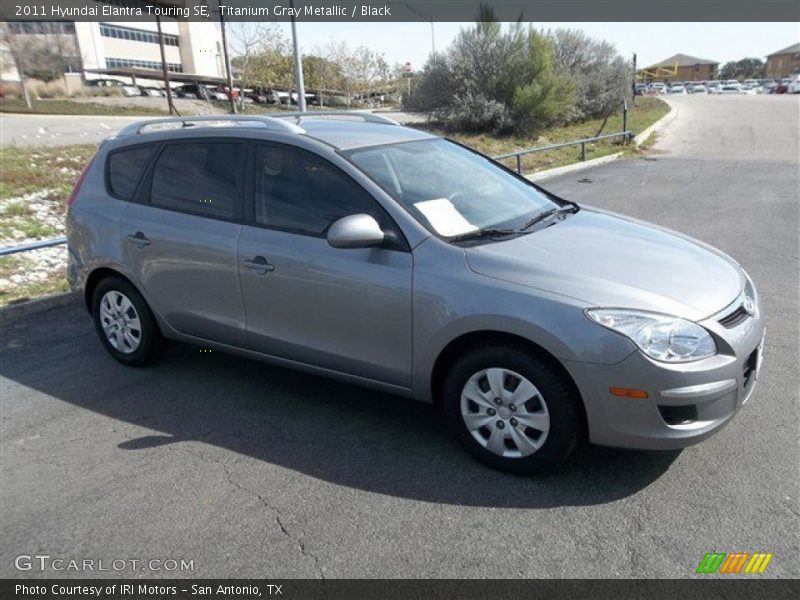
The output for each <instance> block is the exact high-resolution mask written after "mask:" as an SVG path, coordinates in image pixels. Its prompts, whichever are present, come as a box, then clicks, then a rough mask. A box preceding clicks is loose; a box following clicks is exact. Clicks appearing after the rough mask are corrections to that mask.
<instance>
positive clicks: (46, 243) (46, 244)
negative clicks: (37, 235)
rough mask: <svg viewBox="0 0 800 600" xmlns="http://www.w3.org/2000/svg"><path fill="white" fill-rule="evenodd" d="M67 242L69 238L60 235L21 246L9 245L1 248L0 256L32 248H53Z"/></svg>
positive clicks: (27, 250)
mask: <svg viewBox="0 0 800 600" xmlns="http://www.w3.org/2000/svg"><path fill="white" fill-rule="evenodd" d="M66 243H67V238H65V237H58V238H52V239H49V240H41V241H38V242H31V243H30V244H20V245H19V246H8V247H6V248H0V256H8V255H10V254H18V253H20V252H29V251H31V250H40V249H42V248H52V247H53V246H60V245H62V244H66Z"/></svg>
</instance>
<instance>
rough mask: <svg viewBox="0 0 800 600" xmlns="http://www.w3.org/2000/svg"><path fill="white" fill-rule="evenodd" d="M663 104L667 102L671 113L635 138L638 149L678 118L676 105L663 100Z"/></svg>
mask: <svg viewBox="0 0 800 600" xmlns="http://www.w3.org/2000/svg"><path fill="white" fill-rule="evenodd" d="M661 100H662V101H663V102H666V104H667V106H669V112H668V113H667V114H665V115H664V116H663V117H661V118H660V119H659V120H658V121H656V122H655V123H653V124H652V125H650V127H648V128H647V129H645V130H644V131H642V132H641V133H640V134H639V135H637V136H636V137H634V138H633V143H634V144H635V145H636V146H637V147H638V146H639V145H641V144H642V143H643V142H644V141H645V140H647V138H649V137H650V135H651V134H653V133H659V132H660V131H661V130H663V129H664V128H665V127H666V126H667V125H669V124H670V123H672V121H673V120H674V119H675V117H677V116H678V109H677V108H676V107H675V105H674V104H671V103H670V102H668V101H667V100H664V99H663V98H662V99H661Z"/></svg>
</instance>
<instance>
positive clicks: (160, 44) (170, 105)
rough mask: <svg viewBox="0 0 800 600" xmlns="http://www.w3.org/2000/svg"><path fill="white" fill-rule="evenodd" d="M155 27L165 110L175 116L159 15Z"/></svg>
mask: <svg viewBox="0 0 800 600" xmlns="http://www.w3.org/2000/svg"><path fill="white" fill-rule="evenodd" d="M156 27H157V28H158V49H159V50H160V51H161V75H162V77H163V78H164V91H165V92H167V108H169V114H171V115H177V114H178V111H177V110H176V109H175V105H174V104H173V103H172V88H171V87H170V85H169V72H168V71H167V59H166V58H165V56H164V32H163V31H161V17H160V16H159V15H156ZM134 81H135V80H134Z"/></svg>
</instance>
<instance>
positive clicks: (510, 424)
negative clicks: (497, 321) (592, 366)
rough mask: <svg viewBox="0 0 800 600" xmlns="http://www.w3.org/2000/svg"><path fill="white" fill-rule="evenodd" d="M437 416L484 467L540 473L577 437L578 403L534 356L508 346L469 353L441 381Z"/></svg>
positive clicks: (568, 384) (559, 376) (572, 390)
mask: <svg viewBox="0 0 800 600" xmlns="http://www.w3.org/2000/svg"><path fill="white" fill-rule="evenodd" d="M443 391H444V395H443V408H444V413H445V418H446V419H447V422H448V424H449V426H450V427H451V429H452V430H453V432H454V433H455V435H456V437H458V439H459V440H460V441H461V443H462V444H463V445H464V446H465V447H466V449H467V450H468V451H469V452H470V453H471V454H473V455H474V456H475V457H476V458H477V459H478V460H480V461H481V462H483V463H484V464H486V465H488V466H490V467H493V468H495V469H499V470H501V471H507V472H510V473H516V474H533V473H541V472H543V471H545V470H547V469H550V468H552V467H555V466H557V465H559V464H561V463H563V462H564V461H566V460H567V458H569V456H570V454H571V453H572V451H573V450H574V449H575V447H576V446H577V445H578V443H579V441H580V438H581V429H582V427H581V408H580V406H581V405H580V398H579V397H578V394H577V391H576V390H575V388H574V386H573V385H572V384H571V382H570V381H568V380H567V378H566V377H565V376H564V375H563V374H562V373H561V372H560V371H559V370H558V369H556V368H554V367H553V366H552V365H551V364H550V363H549V362H547V361H544V360H542V359H541V358H540V357H538V356H537V355H536V354H534V353H532V352H529V351H527V350H525V349H522V348H516V347H513V346H490V347H488V348H485V349H483V348H476V349H475V350H472V351H470V352H468V353H466V354H465V355H464V356H462V357H461V358H460V359H458V360H457V361H456V362H455V363H454V364H453V366H452V367H451V369H450V371H449V372H448V374H447V376H446V378H445V382H444V390H443Z"/></svg>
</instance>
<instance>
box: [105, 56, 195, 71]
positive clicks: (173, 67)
mask: <svg viewBox="0 0 800 600" xmlns="http://www.w3.org/2000/svg"><path fill="white" fill-rule="evenodd" d="M131 67H133V68H135V69H154V70H157V71H160V70H161V63H160V62H158V61H155V60H139V59H138V58H106V69H129V68H131ZM167 71H171V72H173V73H183V65H181V64H179V63H167Z"/></svg>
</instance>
